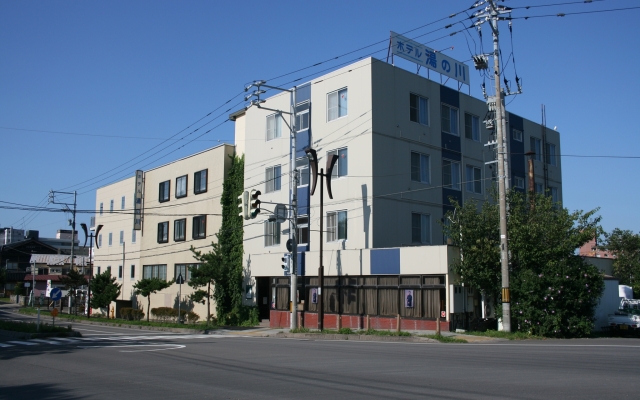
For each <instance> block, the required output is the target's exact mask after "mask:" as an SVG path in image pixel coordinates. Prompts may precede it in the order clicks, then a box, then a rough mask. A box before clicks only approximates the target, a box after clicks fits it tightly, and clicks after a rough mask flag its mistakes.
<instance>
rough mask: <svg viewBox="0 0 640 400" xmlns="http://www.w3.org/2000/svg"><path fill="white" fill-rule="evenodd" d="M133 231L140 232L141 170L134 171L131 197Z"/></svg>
mask: <svg viewBox="0 0 640 400" xmlns="http://www.w3.org/2000/svg"><path fill="white" fill-rule="evenodd" d="M133 229H134V230H136V231H139V230H142V170H137V171H136V191H135V194H134V196H133Z"/></svg>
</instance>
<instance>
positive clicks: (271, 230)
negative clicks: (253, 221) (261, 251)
mask: <svg viewBox="0 0 640 400" xmlns="http://www.w3.org/2000/svg"><path fill="white" fill-rule="evenodd" d="M279 244H280V223H279V222H276V221H265V222H264V247H269V246H278V245H279Z"/></svg>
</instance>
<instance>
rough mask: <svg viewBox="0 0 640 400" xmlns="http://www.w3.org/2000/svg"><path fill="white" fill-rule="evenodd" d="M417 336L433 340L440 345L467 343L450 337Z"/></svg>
mask: <svg viewBox="0 0 640 400" xmlns="http://www.w3.org/2000/svg"><path fill="white" fill-rule="evenodd" d="M418 336H420V337H425V338H429V339H434V340H437V341H438V342H441V343H469V342H467V341H466V340H464V339H458V338H455V337H451V336H442V335H418Z"/></svg>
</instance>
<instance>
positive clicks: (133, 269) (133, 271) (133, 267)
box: [130, 265, 136, 279]
mask: <svg viewBox="0 0 640 400" xmlns="http://www.w3.org/2000/svg"><path fill="white" fill-rule="evenodd" d="M130 277H131V279H134V278H135V277H136V266H135V265H132V266H131V271H130Z"/></svg>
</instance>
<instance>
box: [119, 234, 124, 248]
mask: <svg viewBox="0 0 640 400" xmlns="http://www.w3.org/2000/svg"><path fill="white" fill-rule="evenodd" d="M123 243H124V231H120V244H121V245H122V244H123Z"/></svg>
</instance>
